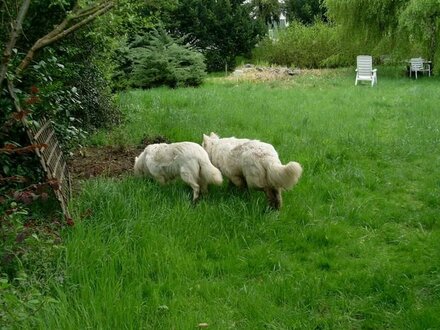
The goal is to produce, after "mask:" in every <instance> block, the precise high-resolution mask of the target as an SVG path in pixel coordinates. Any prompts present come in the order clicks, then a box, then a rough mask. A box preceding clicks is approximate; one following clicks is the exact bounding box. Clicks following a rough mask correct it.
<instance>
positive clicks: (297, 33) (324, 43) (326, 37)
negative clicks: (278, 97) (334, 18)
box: [253, 22, 354, 68]
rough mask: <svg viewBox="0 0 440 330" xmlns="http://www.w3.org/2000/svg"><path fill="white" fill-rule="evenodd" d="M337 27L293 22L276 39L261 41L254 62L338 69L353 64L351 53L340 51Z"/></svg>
mask: <svg viewBox="0 0 440 330" xmlns="http://www.w3.org/2000/svg"><path fill="white" fill-rule="evenodd" d="M339 35H340V34H339V30H338V28H337V27H334V26H331V25H328V24H325V23H322V22H317V23H315V24H314V25H311V26H306V25H303V24H301V23H298V22H293V23H292V24H291V25H290V26H289V27H288V28H287V29H285V30H281V31H280V32H279V38H278V39H277V40H271V39H269V38H266V39H264V40H263V41H262V42H261V43H260V44H259V45H258V47H257V48H256V49H255V51H254V54H253V55H254V60H256V61H267V62H269V63H271V64H278V65H286V66H297V67H301V68H321V67H339V66H345V65H347V64H352V63H353V58H354V57H353V56H354V55H353V54H352V52H351V51H343V50H342V48H343V47H342V43H341V39H340V38H339Z"/></svg>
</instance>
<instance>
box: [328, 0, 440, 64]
mask: <svg viewBox="0 0 440 330" xmlns="http://www.w3.org/2000/svg"><path fill="white" fill-rule="evenodd" d="M325 4H326V6H327V8H328V16H329V18H330V19H332V20H333V21H334V22H335V23H336V24H338V25H340V26H341V28H342V30H343V31H345V36H346V37H347V39H348V40H351V41H352V42H357V43H359V44H361V45H363V47H364V49H365V50H366V51H368V50H369V52H370V53H374V52H376V53H378V52H380V51H381V50H383V49H387V51H388V52H395V53H399V54H400V56H420V55H422V56H425V57H428V58H429V59H431V60H432V61H437V62H438V61H439V60H440V45H439V42H438V40H439V38H440V29H439V27H440V14H439V13H440V0H369V1H365V0H353V1H341V0H325Z"/></svg>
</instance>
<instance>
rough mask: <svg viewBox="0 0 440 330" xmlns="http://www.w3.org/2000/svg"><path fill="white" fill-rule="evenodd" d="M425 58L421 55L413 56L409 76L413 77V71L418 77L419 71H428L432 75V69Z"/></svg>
mask: <svg viewBox="0 0 440 330" xmlns="http://www.w3.org/2000/svg"><path fill="white" fill-rule="evenodd" d="M424 62H425V61H424V60H423V58H421V57H416V58H412V59H411V60H410V67H409V76H410V77H411V72H414V74H415V75H416V79H417V72H422V73H423V72H428V74H429V76H430V77H431V69H430V68H429V66H428V67H426V66H425V64H424Z"/></svg>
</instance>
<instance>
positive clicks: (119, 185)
mask: <svg viewBox="0 0 440 330" xmlns="http://www.w3.org/2000/svg"><path fill="white" fill-rule="evenodd" d="M383 72H385V74H383V75H382V76H381V74H380V73H379V85H378V86H377V87H374V88H371V87H369V86H367V85H364V86H357V87H355V86H354V74H353V72H352V71H351V70H350V71H349V70H343V71H335V72H333V73H329V74H327V75H323V76H310V75H304V76H300V77H296V78H294V81H293V82H289V83H285V82H284V83H281V82H279V83H275V82H273V83H265V84H251V83H241V84H236V83H234V82H225V81H222V80H220V79H219V78H212V79H210V80H209V81H208V83H207V84H205V85H204V86H202V87H201V88H198V89H177V90H170V89H154V90H149V91H130V92H127V93H124V94H122V95H121V96H120V102H121V105H122V106H123V108H124V111H125V112H126V113H127V116H128V120H127V123H126V124H125V125H124V126H123V127H121V128H119V129H117V130H115V131H113V132H103V133H100V134H98V135H96V136H95V137H94V139H93V143H95V144H109V143H110V144H120V145H125V144H137V143H139V141H140V140H141V139H142V138H143V137H145V136H155V135H164V136H166V137H167V138H169V139H170V140H172V141H182V140H188V141H195V142H201V137H202V133H209V132H210V131H215V132H217V133H218V134H220V135H221V136H231V135H235V136H237V137H247V138H258V139H261V140H263V141H266V142H269V143H272V144H273V145H274V146H275V148H276V149H277V150H278V152H279V154H280V158H281V159H282V161H283V162H287V161H289V160H296V161H298V162H300V163H301V164H302V165H303V167H304V173H303V178H302V179H301V180H300V182H299V184H298V186H296V187H295V188H294V189H293V190H292V191H289V192H286V193H284V195H283V196H284V206H283V209H282V210H281V211H280V212H273V211H267V210H266V201H265V198H264V196H263V194H262V193H261V192H255V191H252V192H250V193H243V192H240V191H237V190H234V189H232V190H231V189H228V187H227V186H226V184H225V185H224V186H222V187H210V194H209V195H208V196H207V197H206V198H204V199H203V200H202V201H201V202H200V203H199V204H198V205H196V206H195V207H193V206H192V205H191V203H190V198H191V197H190V196H191V191H190V189H189V188H188V187H186V186H184V185H183V184H182V183H178V182H176V183H174V184H170V185H167V186H164V187H162V186H160V185H159V184H157V183H155V182H152V181H148V180H141V179H135V178H133V177H132V175H131V173H127V176H126V177H125V178H123V179H121V180H112V179H95V180H90V181H88V182H87V183H85V184H84V189H83V191H82V193H81V194H80V195H79V196H77V197H76V199H75V200H74V202H73V203H72V212H73V213H74V214H75V216H76V217H77V218H80V215H81V214H84V213H87V210H91V211H92V214H91V215H90V216H88V217H85V218H83V219H82V220H81V221H78V222H77V225H76V226H75V227H74V228H72V229H71V230H69V232H68V233H66V235H67V237H66V255H65V257H63V258H62V259H61V260H60V265H59V267H60V269H61V270H64V271H65V278H64V281H63V283H62V284H54V293H53V294H54V296H55V297H56V298H57V299H58V300H59V302H58V303H57V304H51V305H48V306H46V308H45V309H43V310H41V312H40V313H39V315H38V316H39V319H40V320H41V321H40V322H41V323H40V327H41V328H46V329H47V328H49V329H86V328H91V329H101V328H102V329H141V328H145V329H194V328H196V327H197V324H198V323H200V322H207V323H208V324H209V328H210V329H232V328H237V329H360V328H362V329H382V328H392V329H428V328H431V329H435V328H440V226H439V220H438V218H439V215H440V198H439V196H440V171H439V165H440V156H439V155H440V154H439V148H440V147H439V146H440V129H439V127H440V107H439V104H440V102H439V101H440V97H439V95H440V87H439V86H440V85H439V83H440V81H439V80H438V79H437V78H431V79H429V78H422V79H419V80H417V81H415V80H409V79H407V78H404V77H400V76H398V75H397V74H395V73H393V72H392V71H391V70H390V71H389V72H387V71H386V70H385V69H384V70H383Z"/></svg>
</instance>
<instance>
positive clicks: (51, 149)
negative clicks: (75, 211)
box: [25, 119, 72, 219]
mask: <svg viewBox="0 0 440 330" xmlns="http://www.w3.org/2000/svg"><path fill="white" fill-rule="evenodd" d="M25 126H26V130H27V134H28V136H29V138H30V140H31V143H34V144H36V145H42V146H43V147H40V148H38V149H36V150H35V151H36V154H37V156H38V158H39V159H40V163H41V166H42V167H43V170H44V171H45V172H46V175H47V178H48V180H49V182H50V183H51V186H52V188H53V191H54V192H55V196H56V198H57V199H58V201H59V202H60V205H61V209H62V211H63V214H64V216H65V217H66V219H71V217H70V213H69V210H68V207H67V204H68V202H69V200H70V197H71V194H72V192H71V180H70V173H69V169H68V167H67V162H66V160H65V158H64V155H63V151H62V150H61V148H60V145H59V143H58V139H57V137H56V135H55V131H54V129H53V127H52V124H51V122H50V120H48V119H43V120H40V121H38V122H37V125H35V124H26V125H25Z"/></svg>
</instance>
